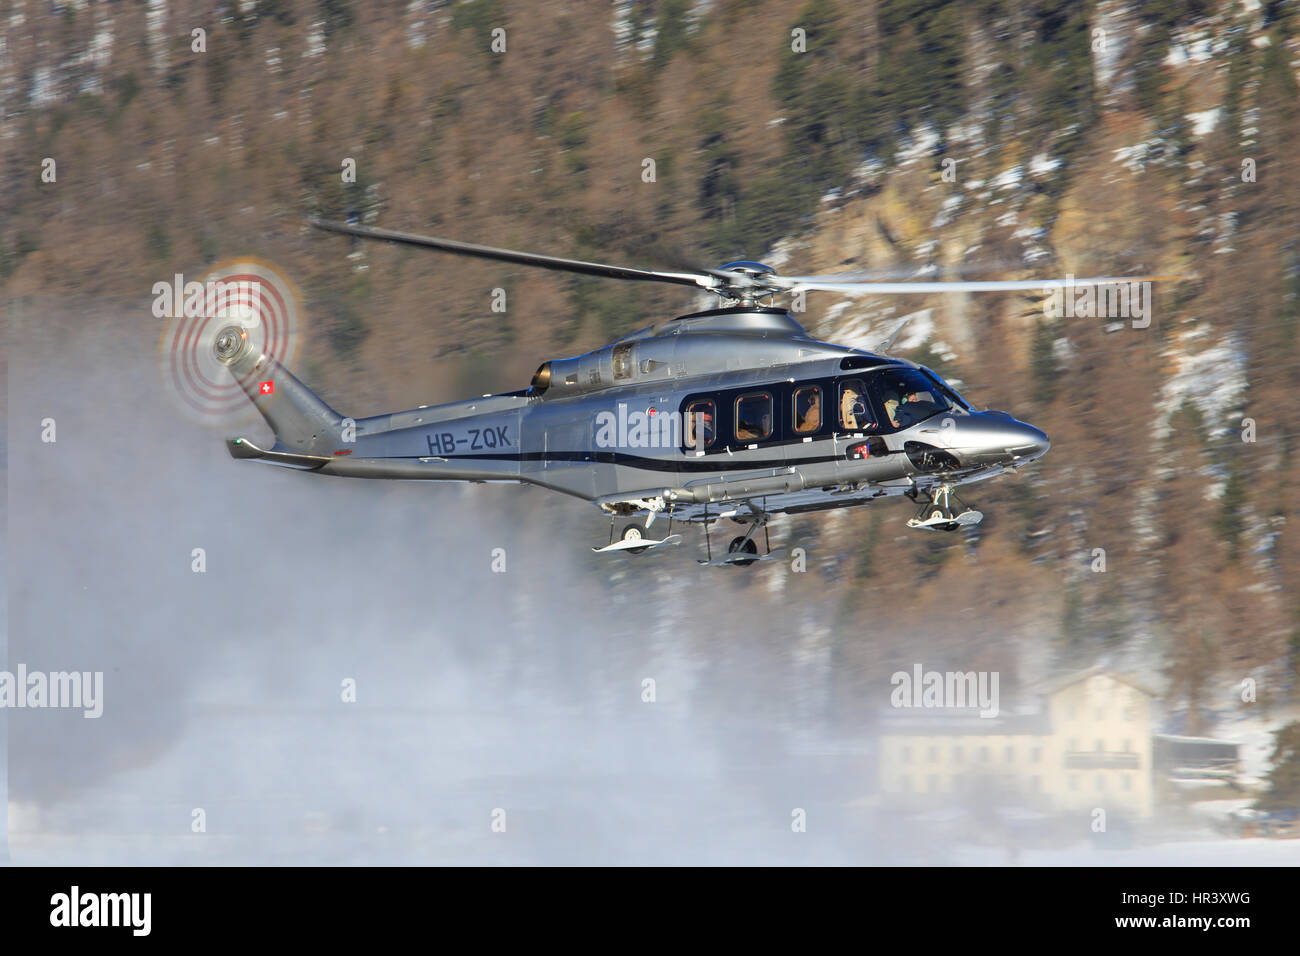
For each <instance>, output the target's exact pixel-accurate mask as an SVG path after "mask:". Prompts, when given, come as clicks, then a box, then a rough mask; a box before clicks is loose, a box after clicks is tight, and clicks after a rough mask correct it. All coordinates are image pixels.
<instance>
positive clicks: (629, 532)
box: [591, 513, 682, 554]
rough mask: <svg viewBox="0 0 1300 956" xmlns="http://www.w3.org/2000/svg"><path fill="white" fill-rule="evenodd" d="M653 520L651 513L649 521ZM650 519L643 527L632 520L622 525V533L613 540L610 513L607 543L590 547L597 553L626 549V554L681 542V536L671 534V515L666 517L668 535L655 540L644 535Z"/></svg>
mask: <svg viewBox="0 0 1300 956" xmlns="http://www.w3.org/2000/svg"><path fill="white" fill-rule="evenodd" d="M653 520H654V514H653V513H651V515H650V521H653ZM650 521H647V522H646V526H645V527H644V528H643V527H642V526H641V524H640V522H637V521H633V522H630V523H629V524H626V525H624V526H623V533H622V534H621V535H619V538H618V540H617V541H615V540H614V518H613V516H612V515H611V516H610V520H609V544H607V545H605V547H603V548H592V549H591V550H592V551H595V552H596V553H597V554H601V553H604V552H606V551H626V552H627V553H628V554H643V553H644V552H646V551H649V550H650V549H651V548H662V547H666V546H670V545H675V544H681V543H682V536H681V535H680V534H673V533H672V530H673V522H672V515H669V517H668V535H667V536H666V537H664V538H660V539H658V540H655V539H653V538H649V537H647V536H646V532H647V531H648V530H649V527H650Z"/></svg>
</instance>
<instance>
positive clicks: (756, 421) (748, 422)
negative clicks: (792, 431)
mask: <svg viewBox="0 0 1300 956" xmlns="http://www.w3.org/2000/svg"><path fill="white" fill-rule="evenodd" d="M771 431H772V416H771V414H770V413H767V412H764V413H763V414H762V415H760V416H759V417H757V418H749V419H741V420H740V421H738V422H737V423H736V438H738V439H739V440H740V441H759V440H760V439H763V438H766V437H767V436H768V435H769V434H770V433H771Z"/></svg>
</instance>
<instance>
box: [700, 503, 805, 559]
mask: <svg viewBox="0 0 1300 956" xmlns="http://www.w3.org/2000/svg"><path fill="white" fill-rule="evenodd" d="M764 503H766V500H764ZM745 507H747V508H748V509H749V514H745V515H742V514H737V513H735V512H734V511H733V512H728V513H726V514H725V515H719V517H729V518H731V520H732V521H735V522H738V523H740V524H748V525H749V530H748V531H746V532H745V533H744V534H743V535H740V536H739V537H736V538H732V539H731V543H730V544H728V545H727V553H726V554H725V555H718V557H716V558H715V557H714V556H713V544H712V539H711V538H710V537H709V512H708V509H707V508H706V509H705V511H704V546H705V548H706V549H707V551H706V553H707V554H708V558H707V559H700V564H707V565H711V566H713V567H725V566H731V565H735V566H737V567H741V568H747V567H749V566H750V565H751V564H753V563H754V562H755V561H775V560H777V559H778V558H780V557H782V556H783V555H784V554H785V548H777V549H776V550H775V551H773V550H772V541H771V539H770V538H769V537H768V534H767V523H768V521H769V520H771V517H772V516H771V515H770V514H768V513H767V512H766V511H764V510H763V508H762V507H760V506H758V505H756V504H754V503H753V502H752V501H747V502H745ZM760 529H762V532H763V545H764V547H765V549H766V550H765V551H764V553H763V554H759V553H758V542H757V541H755V540H754V536H755V535H757V534H758V532H759V530H760Z"/></svg>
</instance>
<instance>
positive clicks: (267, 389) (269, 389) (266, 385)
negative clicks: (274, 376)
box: [257, 382, 275, 395]
mask: <svg viewBox="0 0 1300 956" xmlns="http://www.w3.org/2000/svg"><path fill="white" fill-rule="evenodd" d="M257 390H258V392H260V393H261V394H263V395H274V394H275V382H262V383H261V384H260V385H258V386H257Z"/></svg>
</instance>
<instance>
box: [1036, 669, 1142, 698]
mask: <svg viewBox="0 0 1300 956" xmlns="http://www.w3.org/2000/svg"><path fill="white" fill-rule="evenodd" d="M1092 677H1109V678H1110V679H1111V680H1116V681H1119V682H1120V683H1121V684H1127V685H1128V686H1129V687H1132V688H1133V689H1134V690H1138V691H1141V692H1142V693H1144V694H1146V695H1147V696H1148V697H1155V696H1156V692H1155V691H1153V690H1152V689H1151V688H1149V687H1147V686H1146V685H1144V684H1140V683H1138V681H1137V680H1136V679H1135V678H1132V677H1129V676H1128V675H1127V674H1120V673H1117V672H1116V671H1112V670H1108V669H1107V668H1106V667H1105V666H1103V665H1101V664H1097V665H1095V666H1093V667H1089V668H1087V669H1086V670H1081V671H1075V672H1073V673H1071V674H1063V675H1060V676H1058V677H1056V678H1053V679H1049V680H1047V681H1045V682H1044V683H1043V684H1041V685H1039V688H1038V691H1039V693H1041V694H1044V695H1046V696H1049V697H1050V696H1051V695H1053V694H1056V693H1057V692H1059V691H1062V690H1065V688H1067V687H1072V686H1074V685H1075V684H1077V683H1079V682H1080V681H1085V680H1088V679H1089V678H1092Z"/></svg>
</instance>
